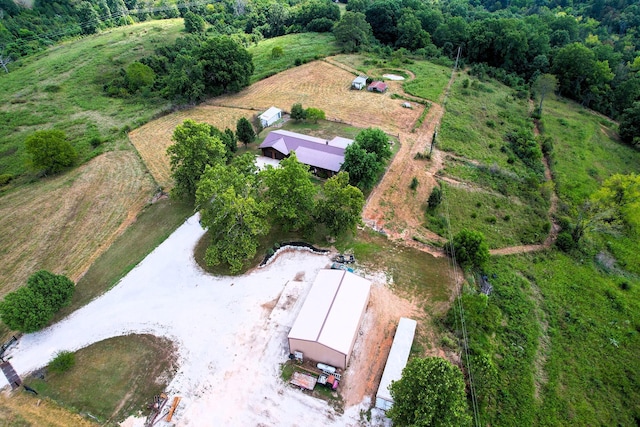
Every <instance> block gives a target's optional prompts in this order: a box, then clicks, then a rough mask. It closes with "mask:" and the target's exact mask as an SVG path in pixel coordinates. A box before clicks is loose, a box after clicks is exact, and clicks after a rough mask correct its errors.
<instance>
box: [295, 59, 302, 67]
mask: <svg viewBox="0 0 640 427" xmlns="http://www.w3.org/2000/svg"><path fill="white" fill-rule="evenodd" d="M293 63H294V64H295V66H296V67H298V66H300V65H302V64H304V60H303V59H302V58H296V59H295V60H294V61H293Z"/></svg>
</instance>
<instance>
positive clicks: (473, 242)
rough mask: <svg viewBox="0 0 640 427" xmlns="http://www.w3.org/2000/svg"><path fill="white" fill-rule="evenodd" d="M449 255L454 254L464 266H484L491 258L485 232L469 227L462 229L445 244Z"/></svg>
mask: <svg viewBox="0 0 640 427" xmlns="http://www.w3.org/2000/svg"><path fill="white" fill-rule="evenodd" d="M445 251H446V252H447V254H448V255H449V256H454V255H455V258H456V261H457V262H458V264H460V266H461V267H462V268H482V267H483V266H484V265H485V264H486V262H487V261H488V260H489V246H488V245H487V243H486V241H485V237H484V234H482V233H481V232H479V231H472V230H468V229H466V228H465V229H463V230H461V231H460V232H459V233H458V234H456V235H455V236H454V237H453V239H452V240H450V241H449V242H447V244H446V245H445Z"/></svg>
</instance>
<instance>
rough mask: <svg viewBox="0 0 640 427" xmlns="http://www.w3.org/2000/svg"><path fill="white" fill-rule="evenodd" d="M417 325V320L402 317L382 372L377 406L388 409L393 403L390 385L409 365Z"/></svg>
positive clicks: (377, 394)
mask: <svg viewBox="0 0 640 427" xmlns="http://www.w3.org/2000/svg"><path fill="white" fill-rule="evenodd" d="M416 325H417V323H416V321H415V320H412V319H407V318H406V317H401V318H400V323H398V329H397V330H396V335H395V336H394V337H393V344H391V351H389V357H388V358H387V364H386V365H385V367H384V372H383V373H382V379H381V380H380V387H378V393H376V408H379V409H382V410H384V411H388V410H389V409H391V406H392V405H393V398H392V397H391V392H390V391H389V386H390V385H391V382H392V381H398V380H399V379H400V378H401V377H402V370H403V369H404V367H405V366H407V361H408V360H409V353H410V352H411V346H412V345H413V336H414V335H415V332H416Z"/></svg>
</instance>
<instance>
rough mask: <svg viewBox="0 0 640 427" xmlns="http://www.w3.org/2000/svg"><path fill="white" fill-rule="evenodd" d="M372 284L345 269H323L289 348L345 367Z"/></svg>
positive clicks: (303, 307) (312, 358) (302, 309)
mask: <svg viewBox="0 0 640 427" xmlns="http://www.w3.org/2000/svg"><path fill="white" fill-rule="evenodd" d="M370 290H371V283H370V282H369V281H368V280H367V279H364V278H362V277H360V276H358V275H356V274H353V273H350V272H348V271H343V270H320V272H319V273H318V276H317V277H316V280H315V281H314V282H313V285H312V287H311V290H310V291H309V295H308V296H307V299H306V300H305V302H304V304H303V305H302V308H301V309H300V313H299V314H298V317H297V318H296V320H295V322H294V324H293V326H292V327H291V331H290V332H289V351H290V353H295V352H296V351H300V352H302V353H304V357H305V358H306V359H311V360H314V361H316V362H322V363H326V364H328V365H331V366H335V367H337V368H341V369H345V368H346V367H347V364H348V363H349V357H350V356H351V351H352V350H353V345H354V344H355V341H356V338H357V336H358V331H359V330H360V323H361V321H362V318H363V317H364V313H365V311H366V310H367V304H368V303H369V292H370Z"/></svg>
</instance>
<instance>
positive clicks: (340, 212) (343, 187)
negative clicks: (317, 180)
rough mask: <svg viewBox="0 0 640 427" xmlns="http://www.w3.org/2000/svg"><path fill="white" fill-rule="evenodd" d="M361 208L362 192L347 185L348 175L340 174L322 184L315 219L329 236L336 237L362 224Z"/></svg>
mask: <svg viewBox="0 0 640 427" xmlns="http://www.w3.org/2000/svg"><path fill="white" fill-rule="evenodd" d="M363 207H364V195H363V194H362V191H360V190H359V189H358V188H357V187H354V186H352V185H350V184H349V174H348V173H346V172H340V173H338V174H337V175H334V176H332V177H331V178H329V179H328V180H327V181H326V182H325V183H324V185H323V187H322V191H321V193H320V198H319V200H318V204H317V208H316V214H315V217H316V219H317V221H318V222H320V223H322V224H324V225H325V226H326V228H327V231H328V232H329V234H330V235H332V236H335V237H337V236H340V235H342V234H344V233H345V232H347V231H355V229H356V226H357V225H358V224H360V223H362V219H361V216H360V215H361V213H362V208H363Z"/></svg>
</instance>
